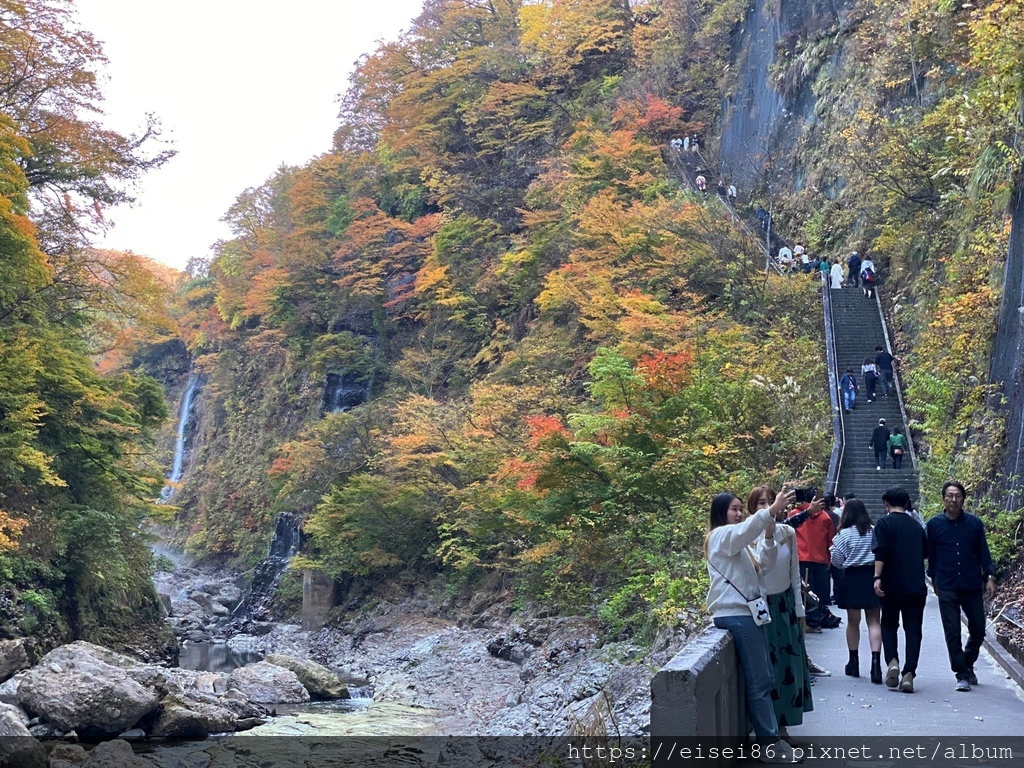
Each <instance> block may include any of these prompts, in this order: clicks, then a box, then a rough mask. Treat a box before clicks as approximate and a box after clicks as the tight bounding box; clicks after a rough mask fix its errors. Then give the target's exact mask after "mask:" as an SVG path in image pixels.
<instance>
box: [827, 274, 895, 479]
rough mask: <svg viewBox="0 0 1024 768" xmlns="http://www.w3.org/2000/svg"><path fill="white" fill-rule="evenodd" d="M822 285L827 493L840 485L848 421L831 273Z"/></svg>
mask: <svg viewBox="0 0 1024 768" xmlns="http://www.w3.org/2000/svg"><path fill="white" fill-rule="evenodd" d="M821 285H822V288H821V291H822V293H821V295H822V302H821V303H822V304H823V305H824V308H825V358H826V361H827V362H828V392H829V398H828V399H829V404H830V405H831V407H832V454H831V456H829V460H828V473H827V474H826V475H825V493H835V492H836V488H838V487H839V469H840V467H841V466H842V464H843V453H844V451H845V450H846V432H845V430H846V423H845V421H844V419H843V408H842V404H841V403H840V402H839V374H838V367H837V360H838V356H837V354H836V335H835V331H834V330H833V326H832V290H831V285H830V280H829V275H828V274H827V273H825V272H822V273H821ZM883 326H884V322H883ZM901 406H902V401H901ZM908 442H909V440H908Z"/></svg>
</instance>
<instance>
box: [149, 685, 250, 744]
mask: <svg viewBox="0 0 1024 768" xmlns="http://www.w3.org/2000/svg"><path fill="white" fill-rule="evenodd" d="M237 723H238V716H237V715H236V714H235V713H234V712H232V711H231V710H230V709H226V708H224V707H222V706H218V705H217V704H214V703H212V702H210V701H203V700H200V699H198V698H193V697H186V696H177V695H175V696H168V697H167V698H166V699H164V700H163V702H161V705H160V715H159V716H158V717H157V720H156V723H155V724H154V726H153V730H152V731H151V733H150V735H151V736H164V737H167V738H172V739H203V738H206V737H207V736H209V735H210V734H211V733H225V732H227V731H234V730H236V725H237Z"/></svg>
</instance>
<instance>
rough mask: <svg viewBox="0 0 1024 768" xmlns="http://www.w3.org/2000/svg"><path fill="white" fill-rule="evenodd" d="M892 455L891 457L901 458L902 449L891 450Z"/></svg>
mask: <svg viewBox="0 0 1024 768" xmlns="http://www.w3.org/2000/svg"><path fill="white" fill-rule="evenodd" d="M892 455H893V456H902V455H903V449H902V448H893V449H892Z"/></svg>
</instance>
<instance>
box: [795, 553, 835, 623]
mask: <svg viewBox="0 0 1024 768" xmlns="http://www.w3.org/2000/svg"><path fill="white" fill-rule="evenodd" d="M800 578H802V579H803V580H804V581H806V582H807V586H808V587H810V589H811V592H813V593H814V594H816V595H817V596H818V600H819V605H818V608H817V609H816V610H814V611H808V612H807V626H809V627H820V626H821V620H822V619H823V618H824V617H825V614H827V613H828V608H826V607H825V606H826V605H828V602H829V576H828V563H811V562H808V561H806V560H801V561H800Z"/></svg>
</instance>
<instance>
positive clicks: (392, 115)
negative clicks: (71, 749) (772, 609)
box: [0, 0, 1024, 639]
mask: <svg viewBox="0 0 1024 768" xmlns="http://www.w3.org/2000/svg"><path fill="white" fill-rule="evenodd" d="M67 8H68V6H67V5H66V4H65V3H64V2H62V0H30V2H28V3H19V4H11V3H7V4H4V3H3V2H0V39H2V41H3V43H4V45H3V46H2V47H0V64H2V66H0V120H2V122H0V193H2V201H0V251H2V254H3V256H4V258H3V260H2V261H0V354H2V356H3V362H4V364H3V366H2V368H0V510H2V514H3V517H2V518H0V524H2V526H3V531H4V536H3V537H0V548H2V552H0V566H2V568H3V569H4V571H3V574H4V576H5V587H4V595H5V596H6V597H5V599H6V601H7V602H5V603H3V604H0V618H2V619H3V622H4V624H3V626H4V628H5V629H4V631H6V632H8V634H18V633H25V632H33V631H35V630H36V629H37V628H38V627H39V626H41V625H42V624H45V625H46V626H47V627H49V629H50V630H51V636H52V637H54V638H56V637H57V636H58V635H60V636H70V635H73V636H87V637H93V638H99V639H102V638H105V637H120V634H119V633H120V632H121V631H122V630H123V628H124V627H126V626H127V625H128V624H130V623H131V622H132V621H134V622H139V619H140V618H141V619H142V623H143V624H146V622H149V623H148V626H150V627H155V626H156V625H157V618H158V616H157V613H156V608H155V602H154V601H153V595H152V587H151V585H150V584H149V581H148V574H149V567H150V562H149V561H150V556H149V554H148V552H147V551H146V549H145V547H144V540H143V537H142V536H141V533H140V525H141V524H144V523H145V522H146V521H147V520H148V519H151V518H152V517H153V515H155V514H157V513H159V512H160V511H161V510H160V509H159V508H158V507H156V506H154V505H153V504H152V503H151V501H150V500H151V499H154V498H155V497H156V495H157V491H158V489H159V486H160V484H161V478H160V473H159V471H158V470H157V469H156V463H155V459H156V458H162V454H161V453H160V452H157V451H156V450H155V449H154V448H153V439H152V438H153V434H154V430H155V429H156V428H157V427H158V425H159V424H160V422H161V421H163V420H164V419H165V417H166V415H167V409H166V407H165V405H164V402H163V398H162V397H161V393H160V387H159V385H158V384H157V383H156V380H155V379H154V378H151V376H152V377H156V379H159V381H160V382H161V383H162V384H163V385H165V386H166V387H168V388H169V389H170V390H171V391H176V390H177V389H180V387H181V386H182V385H183V383H184V381H183V376H182V373H183V372H184V371H186V370H188V369H189V367H191V368H192V370H194V372H195V373H197V374H198V375H200V376H201V377H202V388H201V390H200V395H199V398H198V405H197V407H196V409H195V413H194V416H195V418H194V420H193V426H192V428H191V435H190V445H191V450H190V454H189V457H188V467H187V469H188V471H187V474H186V480H185V482H184V484H183V486H182V487H181V488H180V489H179V490H178V491H177V493H176V494H175V496H174V502H175V507H174V508H173V509H171V510H170V511H171V512H173V513H174V514H175V520H174V522H175V524H176V530H177V531H178V535H179V536H180V539H181V542H182V543H183V544H185V545H186V547H187V548H188V550H189V551H190V552H191V553H193V554H195V555H198V556H200V557H205V558H209V559H211V560H216V561H219V562H223V563H228V564H231V565H235V566H243V567H245V566H251V565H253V564H255V563H256V562H257V561H258V560H259V559H260V558H261V557H262V556H263V555H264V554H265V553H266V551H267V544H268V541H269V539H270V536H271V534H272V532H273V530H274V528H275V521H276V518H277V516H278V515H279V514H282V513H288V514H291V515H295V516H298V517H300V518H301V519H302V520H303V528H304V530H305V533H306V535H307V541H306V545H305V547H304V551H303V554H302V556H301V559H300V560H298V561H297V564H298V565H308V566H312V567H316V568H318V569H320V570H322V571H324V572H326V573H328V574H330V575H332V576H334V577H335V578H336V579H338V580H339V581H340V582H342V583H343V584H353V583H355V584H357V585H364V586H366V585H373V584H378V583H381V582H384V581H391V582H397V583H401V584H413V583H418V582H420V581H422V580H425V579H432V578H436V577H440V578H441V580H443V581H444V582H445V583H447V584H448V585H449V587H450V589H451V591H452V592H453V593H454V592H457V591H459V590H463V589H464V590H466V591H469V590H476V589H484V588H486V589H501V590H505V591H506V592H508V593H509V594H512V595H514V596H515V597H516V599H517V601H518V602H519V603H520V604H523V603H525V602H527V601H531V600H539V601H543V602H544V603H546V604H547V605H549V606H551V607H553V608H555V609H559V610H566V611H576V612H587V613H596V614H597V615H599V616H600V618H601V619H602V621H603V623H604V626H605V627H606V628H607V629H608V630H609V631H610V632H612V633H638V634H639V635H641V636H643V635H644V634H649V633H650V632H651V631H653V630H654V629H656V628H657V627H659V626H661V625H666V624H672V623H674V622H676V621H677V620H678V618H679V616H680V614H681V612H684V611H686V610H688V609H699V606H700V605H701V603H702V601H703V597H704V587H705V584H704V582H705V579H706V575H705V571H704V566H703V560H702V551H701V543H702V540H703V535H704V529H705V525H706V515H707V508H708V500H709V498H710V497H711V495H713V494H714V493H716V492H718V491H721V490H731V491H734V492H736V493H739V494H745V493H746V492H747V491H748V490H749V489H750V488H751V487H753V486H754V485H757V484H760V483H764V482H769V483H776V484H778V483H781V482H782V481H784V480H789V479H799V480H801V481H804V482H807V483H808V484H816V485H821V483H822V481H823V475H824V471H825V464H826V462H827V457H828V452H829V446H830V442H831V434H830V423H831V422H830V414H829V406H828V404H829V398H828V393H827V391H826V382H827V379H826V376H825V369H824V360H823V353H822V350H823V345H822V339H821V325H822V323H821V304H820V298H819V296H818V291H819V288H818V285H817V282H816V281H815V280H812V279H809V278H806V277H803V276H795V277H792V278H783V277H781V276H779V275H777V274H775V273H774V272H772V271H770V270H766V269H765V257H764V255H763V253H762V251H761V250H760V249H759V247H758V245H757V243H755V242H752V241H751V240H750V239H749V238H748V237H747V235H746V234H744V232H743V230H742V229H740V228H738V227H737V226H736V225H735V224H734V222H733V220H732V218H731V217H730V215H729V213H728V211H727V209H726V208H725V207H724V206H722V205H720V204H719V203H718V202H717V201H716V200H715V197H714V195H713V194H712V195H711V196H710V198H705V197H703V196H701V195H698V194H697V193H695V192H692V191H690V190H689V189H688V186H687V184H686V181H685V179H684V178H683V177H682V176H681V175H679V174H678V173H677V172H676V166H675V165H673V164H672V163H671V162H670V161H671V157H672V156H671V152H670V151H669V150H667V149H666V147H667V144H668V141H669V140H670V139H671V138H673V137H676V136H692V135H697V136H699V137H700V139H701V145H702V148H703V152H704V157H705V158H706V162H707V164H708V165H710V166H711V170H710V171H709V172H708V176H709V182H711V186H712V187H714V186H715V181H716V180H717V172H718V171H719V170H721V171H722V172H723V173H729V174H730V175H731V174H732V173H734V172H735V174H736V175H737V178H739V176H740V172H741V171H742V174H743V179H742V180H741V183H740V188H741V196H740V208H741V212H742V213H744V214H745V215H749V214H750V212H751V211H752V210H753V209H754V208H756V206H757V205H758V204H759V203H763V204H765V205H766V207H770V208H771V209H772V211H773V215H774V218H775V221H776V225H777V227H778V228H779V230H780V231H782V232H783V233H785V234H786V235H787V236H789V237H791V238H794V239H795V238H802V239H803V240H804V242H805V243H806V244H807V245H808V246H809V247H810V248H811V249H812V251H814V252H817V253H821V254H824V255H827V256H830V257H840V258H844V259H845V256H846V254H847V253H848V252H849V251H850V250H854V249H856V250H858V251H860V252H862V253H870V254H872V255H873V257H874V258H875V261H876V263H878V264H880V266H881V271H882V275H883V277H884V279H885V284H884V285H883V288H882V295H883V297H884V302H885V304H886V309H887V312H889V313H890V314H891V316H892V319H893V320H894V321H895V322H894V327H895V329H896V331H897V337H898V338H897V341H898V347H899V350H898V351H899V352H901V353H902V357H903V364H904V374H905V380H906V381H907V382H908V383H909V386H908V390H907V395H908V402H909V406H910V409H911V412H912V413H911V415H912V419H913V422H912V427H913V431H914V437H915V440H916V441H917V443H918V446H919V448H920V449H921V450H920V454H921V455H922V456H923V457H924V459H925V461H924V462H923V465H922V469H923V477H922V488H923V489H924V491H925V492H924V498H923V501H924V507H925V511H926V512H928V511H934V509H936V508H937V506H936V494H935V492H934V488H935V486H936V484H937V483H939V482H940V481H941V480H942V479H944V478H945V477H947V476H950V475H955V476H957V477H959V478H960V479H961V480H962V481H964V482H965V483H966V484H968V486H969V487H971V488H972V489H978V490H981V491H985V490H986V489H990V493H989V495H988V496H987V497H984V498H982V499H977V500H974V503H975V507H976V509H979V510H982V511H984V512H986V513H987V514H989V515H990V523H991V526H992V528H993V529H994V531H995V535H994V538H993V540H994V545H995V549H996V550H997V553H998V555H999V557H1000V560H1001V563H1003V564H1008V563H1010V562H1011V561H1012V559H1013V558H1014V557H1015V551H1014V545H1013V535H1014V531H1015V530H1016V527H1017V526H1018V525H1019V523H1020V522H1021V518H1020V515H1021V513H1020V512H1019V511H1017V510H1015V509H1011V510H1003V509H1002V506H1003V499H1002V498H1001V497H1000V495H999V493H998V490H997V489H998V488H999V487H1000V486H999V484H998V480H999V478H998V477H997V475H998V469H997V468H998V466H999V462H1000V457H1001V455H1002V453H1003V451H1004V449H1005V438H1004V436H1003V432H1004V427H1003V424H1004V417H1003V414H1002V413H1001V411H1000V410H999V409H998V398H995V397H993V396H992V395H993V392H994V387H993V386H992V385H990V384H988V377H987V374H988V366H989V356H990V351H989V350H990V348H991V340H992V336H993V333H994V326H995V319H996V313H997V310H998V305H999V301H1000V290H1001V285H1002V264H1003V260H1004V258H1005V255H1006V249H1007V243H1008V237H1009V218H1008V216H1007V208H1008V204H1009V203H1010V201H1011V200H1012V199H1013V195H1014V193H1015V190H1016V189H1017V187H1018V185H1019V176H1020V169H1021V156H1020V151H1021V150H1020V143H1019V134H1020V125H1021V114H1020V110H1021V92H1022V84H1024V57H1022V56H1021V54H1020V50H1019V40H1020V39H1021V38H1022V33H1024V28H1022V27H1024V8H1022V0H991V1H989V2H978V3H973V4H961V3H951V2H946V1H945V0H901V2H898V3H883V2H881V0H845V1H839V2H831V3H824V2H821V3H819V2H816V1H815V0H795V2H792V3H790V4H789V5H787V6H785V7H784V8H783V7H781V6H780V4H777V3H772V2H769V3H766V4H758V5H756V6H755V5H753V4H751V5H749V6H748V5H747V4H745V3H742V2H739V0H661V1H652V2H645V1H643V0H641V1H638V2H629V1H628V0H544V1H541V2H523V1H522V0H493V1H492V2H478V1H476V0H428V1H427V2H426V3H425V5H424V8H423V11H422V13H421V15H420V16H419V17H418V18H417V19H415V20H413V21H411V22H410V26H409V28H408V31H407V32H406V33H405V34H403V35H402V36H401V37H400V38H399V39H398V40H396V41H393V42H388V43H383V44H381V45H380V46H379V47H378V48H377V49H376V50H375V51H373V52H371V53H369V54H368V55H366V56H365V57H364V58H362V59H361V60H360V62H359V63H358V66H357V69H356V72H355V74H354V76H353V77H352V81H351V84H350V87H349V89H348V91H347V92H346V94H345V95H344V98H343V100H342V107H341V113H340V116H339V127H338V130H337V132H336V134H335V137H334V147H333V149H332V150H331V151H330V152H328V153H326V154H324V155H323V156H321V157H318V158H316V159H315V160H313V161H311V162H310V163H308V164H307V165H305V166H303V167H298V168H282V169H280V170H279V171H278V172H277V173H276V174H275V175H274V176H273V177H272V178H270V179H268V180H267V181H266V183H265V184H263V185H261V186H260V187H258V188H253V189H248V190H244V191H243V192H241V193H240V194H239V196H238V198H237V200H236V202H235V204H234V205H233V206H232V207H231V208H230V210H228V211H227V212H226V214H225V219H226V221H227V222H228V224H229V225H230V227H231V231H232V233H233V236H232V237H231V238H230V239H229V240H227V241H224V242H221V243H219V244H218V245H217V246H216V248H215V255H214V257H213V258H212V259H211V260H209V261H208V262H207V261H201V260H193V261H192V262H190V264H189V267H188V270H187V272H188V274H187V275H186V276H184V277H183V278H181V279H180V280H179V281H178V282H177V283H176V284H175V286H174V295H173V297H168V296H167V288H166V286H167V285H168V282H169V279H168V277H167V276H166V275H163V276H157V273H156V272H155V271H154V270H152V269H150V268H148V267H147V265H146V264H145V263H144V262H143V261H142V260H139V259H138V258H137V257H134V256H131V255H127V254H111V253H96V252H95V251H91V250H89V249H88V247H87V246H88V243H89V240H90V237H91V234H90V233H91V232H94V231H95V230H96V228H98V227H102V226H103V225H104V221H103V210H104V208H105V206H108V205H113V204H116V203H118V202H122V201H124V200H126V199H128V197H129V196H130V188H131V187H130V185H131V182H132V181H133V180H134V179H135V178H137V177H138V175H139V174H140V173H141V172H143V171H145V170H146V169H148V168H151V167H154V166H156V165H159V164H160V163H161V162H163V160H165V159H166V158H167V153H166V152H160V151H157V150H153V149H150V147H151V146H152V145H153V143H154V139H156V138H157V135H158V131H157V130H156V126H154V125H150V126H147V127H145V128H144V129H143V131H142V132H141V133H140V134H139V135H138V136H133V137H123V136H120V135H117V134H113V133H110V132H108V131H104V130H102V129H100V128H98V127H97V126H96V125H94V124H93V123H91V122H90V121H89V116H90V114H93V113H94V112H95V110H96V109H97V108H98V103H99V98H100V96H101V94H100V93H99V90H98V88H97V85H96V78H95V73H97V72H98V71H100V68H101V67H102V63H103V60H102V54H101V52H100V50H99V48H98V46H97V45H96V44H95V42H94V41H93V40H92V39H91V37H90V36H89V35H88V34H86V33H83V32H82V31H81V30H77V29H75V28H74V27H73V25H72V24H71V23H70V21H69V18H68V16H67ZM752 14H762V15H764V16H765V18H766V19H768V20H770V21H771V23H770V24H765V25H764V26H763V27H759V28H757V29H755V30H753V31H754V32H755V33H756V34H776V32H774V31H772V30H778V39H777V40H776V42H775V46H774V53H773V56H771V57H770V58H771V60H772V63H771V65H770V67H769V68H768V69H767V71H765V72H764V73H760V71H759V70H758V71H755V70H754V67H755V64H754V62H753V61H752V60H751V61H748V60H747V59H746V58H745V56H744V54H745V51H744V50H743V47H742V46H743V45H746V44H747V43H746V42H744V41H745V40H746V39H747V38H745V37H744V32H743V30H745V29H746V28H747V22H748V21H750V20H751V19H754V18H755V17H754V16H752ZM27 20H31V23H30V22H29V21H27ZM40 51H44V52H49V53H50V54H52V55H51V57H50V58H47V57H46V56H42V55H39V52H40ZM69 62H70V63H74V64H75V66H74V67H73V68H69V67H70V65H69ZM27 65H31V66H30V69H31V68H33V67H34V69H31V71H32V72H33V73H34V76H35V79H34V80H22V79H19V77H18V76H16V75H18V73H22V72H24V71H25V67H26V66H27ZM758 77H760V78H761V80H760V82H761V84H762V85H763V83H764V82H765V79H766V78H767V81H768V82H769V84H770V85H771V86H772V89H773V93H775V94H777V95H781V98H782V100H783V103H784V104H785V110H784V112H782V113H780V114H783V115H784V116H785V119H783V120H781V121H780V122H779V123H769V122H767V121H765V122H764V124H763V125H757V129H756V131H755V135H753V136H751V137H750V138H749V146H750V147H751V148H752V149H750V152H749V156H745V157H744V158H742V160H743V163H745V164H746V165H745V166H744V167H743V168H742V169H740V170H734V171H727V169H729V168H730V162H733V163H734V167H735V168H739V165H736V164H737V163H739V161H740V159H739V158H737V157H726V156H722V154H721V153H720V152H719V146H720V145H719V137H720V136H721V135H723V134H726V133H728V131H729V130H730V120H731V119H733V118H732V117H730V114H732V115H734V114H735V110H736V109H745V110H750V109H753V106H752V105H751V104H746V103H739V104H737V103H735V102H734V101H732V100H733V99H738V98H739V97H738V96H737V95H738V94H742V93H745V91H744V88H745V87H746V86H747V85H749V83H750V80H751V79H752V78H755V79H756V78H758ZM36 86H39V87H36ZM40 94H42V96H40ZM740 101H741V102H742V100H740ZM723 104H729V105H730V109H731V110H733V112H731V113H729V114H723V110H722V105H723ZM755 125H756V122H755ZM30 199H31V200H32V204H31V206H30V204H29V200H30ZM342 405H343V406H344V407H338V406H342ZM165 511H166V510H165ZM154 631H155V630H154Z"/></svg>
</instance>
